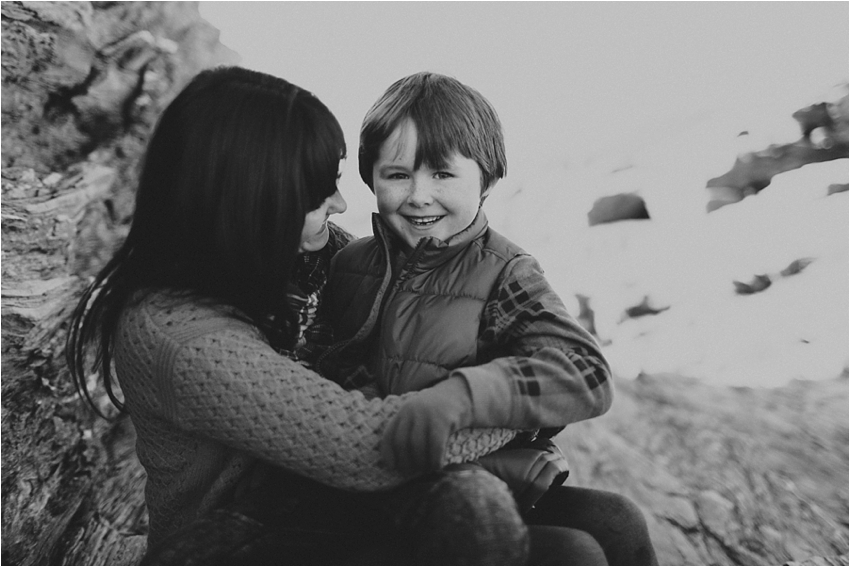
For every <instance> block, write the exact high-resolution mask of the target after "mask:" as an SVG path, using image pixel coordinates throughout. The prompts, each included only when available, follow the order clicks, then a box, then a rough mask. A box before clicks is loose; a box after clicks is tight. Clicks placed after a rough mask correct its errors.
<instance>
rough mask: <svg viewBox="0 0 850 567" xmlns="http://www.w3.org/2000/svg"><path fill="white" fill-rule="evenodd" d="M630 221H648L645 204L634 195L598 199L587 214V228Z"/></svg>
mask: <svg viewBox="0 0 850 567" xmlns="http://www.w3.org/2000/svg"><path fill="white" fill-rule="evenodd" d="M632 219H649V212H648V211H647V210H646V203H645V202H644V200H643V198H641V197H640V196H639V195H638V194H636V193H620V194H617V195H610V196H607V197H600V198H599V199H597V200H596V202H594V203H593V207H592V208H591V209H590V212H589V213H587V222H588V225H589V226H594V225H597V224H603V223H609V222H617V221H621V220H632Z"/></svg>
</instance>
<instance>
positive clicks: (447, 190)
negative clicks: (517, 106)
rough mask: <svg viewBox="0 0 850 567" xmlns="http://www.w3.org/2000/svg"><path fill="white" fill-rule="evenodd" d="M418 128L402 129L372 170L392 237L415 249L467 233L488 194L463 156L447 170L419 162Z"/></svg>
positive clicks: (456, 157) (402, 126) (407, 126)
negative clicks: (416, 165) (428, 241)
mask: <svg viewBox="0 0 850 567" xmlns="http://www.w3.org/2000/svg"><path fill="white" fill-rule="evenodd" d="M416 136H417V134H416V126H415V125H414V124H413V122H411V121H410V120H407V121H405V122H403V123H402V124H400V125H399V127H398V128H396V129H395V131H394V132H393V133H392V134H390V136H389V137H388V138H387V139H386V141H385V142H384V143H383V145H382V146H381V150H380V152H379V153H378V159H377V160H375V164H374V166H373V167H372V185H373V187H374V190H375V196H376V197H377V198H378V212H379V213H380V214H381V216H382V217H383V218H384V220H385V221H386V222H387V224H389V225H390V227H391V228H392V229H393V231H394V232H395V233H396V234H397V235H398V236H400V237H401V238H402V240H404V242H405V243H406V244H407V245H408V246H410V247H411V248H414V247H415V246H416V244H417V243H418V242H419V239H421V238H424V237H427V236H434V237H436V238H439V239H440V240H444V241H445V240H448V239H449V238H451V237H452V236H454V235H455V234H457V233H458V232H461V231H462V230H463V229H465V228H467V227H468V226H469V225H470V224H472V221H473V220H475V215H476V214H478V209H479V207H480V206H481V201H482V199H483V198H484V197H485V196H486V195H487V193H489V191H490V188H487V190H486V191H485V192H484V193H483V194H482V192H481V168H479V167H478V164H477V163H476V162H475V161H474V160H471V159H469V158H466V157H464V156H462V155H461V154H459V153H454V154H453V155H451V156H450V157H449V159H448V160H447V161H448V163H447V166H446V167H445V168H443V169H431V168H430V167H428V166H427V165H425V164H422V165H421V166H420V167H419V169H417V170H414V169H413V165H414V163H415V162H416V159H415V158H416Z"/></svg>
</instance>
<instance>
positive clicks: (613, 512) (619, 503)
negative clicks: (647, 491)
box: [606, 492, 647, 532]
mask: <svg viewBox="0 0 850 567" xmlns="http://www.w3.org/2000/svg"><path fill="white" fill-rule="evenodd" d="M606 496H607V502H606V507H607V510H608V514H607V519H608V521H609V529H611V530H613V531H615V532H632V531H636V530H637V531H646V529H647V527H646V518H644V515H643V512H642V511H641V509H640V508H639V507H638V505H637V504H635V503H634V502H632V501H631V500H629V499H628V498H626V497H625V496H622V495H620V494H616V493H613V492H612V493H608V494H607V495H606Z"/></svg>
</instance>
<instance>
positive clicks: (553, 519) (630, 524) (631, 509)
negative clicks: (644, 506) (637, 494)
mask: <svg viewBox="0 0 850 567" xmlns="http://www.w3.org/2000/svg"><path fill="white" fill-rule="evenodd" d="M524 518H525V520H526V522H527V523H528V524H529V525H530V526H535V525H538V526H544V525H545V526H557V527H561V528H566V529H567V530H568V531H567V532H565V533H563V534H562V537H560V538H559V537H558V536H557V535H555V534H550V535H549V536H548V537H546V538H545V539H544V538H537V539H535V538H534V535H535V534H534V532H532V550H531V562H532V564H538V565H540V564H560V565H573V564H579V565H580V564H592V563H591V562H589V561H588V562H585V563H575V562H570V557H569V556H573V557H576V560H578V561H581V559H580V558H579V557H580V556H582V555H584V556H585V557H587V558H588V559H590V558H592V556H593V555H592V550H591V549H590V548H591V547H592V545H589V544H588V542H587V541H586V539H585V538H584V537H582V536H583V534H582V533H581V532H583V533H584V534H590V536H592V538H593V539H594V540H595V541H596V542H597V543H598V545H599V546H600V547H601V548H602V551H603V552H604V554H605V560H606V561H607V563H608V564H609V565H657V564H658V559H657V558H656V556H655V549H654V548H653V546H652V542H651V541H650V538H649V531H648V529H647V526H646V520H645V518H644V516H643V513H642V512H641V511H640V509H639V508H638V507H637V506H636V505H635V504H634V503H633V502H632V501H631V500H629V499H627V498H625V497H623V496H620V495H619V494H616V493H613V492H607V491H603V490H593V489H589V488H578V487H575V486H557V487H553V488H550V489H549V491H548V492H547V493H546V494H544V495H543V496H542V497H541V498H540V500H538V501H537V503H536V504H535V506H534V508H532V509H531V510H530V511H529V512H527V513H526V514H525V515H524ZM576 532H578V533H576ZM549 557H552V558H553V559H551V560H550V559H547V558H549ZM550 561H551V562H550Z"/></svg>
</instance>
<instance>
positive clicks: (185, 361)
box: [160, 325, 510, 490]
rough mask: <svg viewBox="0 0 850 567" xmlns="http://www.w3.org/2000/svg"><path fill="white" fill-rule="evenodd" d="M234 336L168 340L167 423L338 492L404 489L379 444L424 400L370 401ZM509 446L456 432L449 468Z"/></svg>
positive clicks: (483, 433) (229, 332) (242, 334)
mask: <svg viewBox="0 0 850 567" xmlns="http://www.w3.org/2000/svg"><path fill="white" fill-rule="evenodd" d="M230 326H232V325H230ZM227 327H228V326H226V327H225V328H221V329H219V330H215V331H213V332H209V333H205V334H202V335H198V336H194V337H191V338H190V339H189V340H185V341H184V340H175V338H179V337H175V336H174V335H171V336H170V338H169V343H170V344H169V348H171V349H173V350H174V352H173V355H171V356H168V355H166V356H164V357H162V356H161V357H160V360H165V361H168V363H169V365H170V368H169V369H166V368H162V369H160V371H161V372H163V373H164V375H166V376H170V377H171V380H169V381H167V382H168V383H169V384H170V387H169V388H167V389H165V390H164V391H163V392H162V394H163V395H165V396H166V397H169V398H171V400H170V403H166V404H165V407H167V408H171V409H170V410H169V413H170V414H171V415H168V416H166V417H167V418H169V419H170V420H173V421H174V422H175V423H176V424H177V425H178V426H179V427H181V428H183V429H185V430H186V431H190V432H193V433H196V434H199V435H203V436H205V437H209V438H213V439H216V440H219V441H221V442H223V443H225V444H227V445H229V446H231V447H234V448H237V449H239V450H243V451H246V452H248V453H250V454H253V455H255V456H257V457H259V458H261V459H264V460H266V461H269V462H271V463H273V464H275V465H278V466H280V467H282V468H285V469H287V470H289V471H292V472H295V473H298V474H302V475H304V476H307V477H310V478H312V479H314V480H317V481H319V482H323V483H325V484H328V485H331V486H335V487H339V488H347V489H355V490H380V489H385V488H390V487H392V486H395V485H397V484H399V483H401V482H402V481H404V480H405V477H404V476H402V475H401V474H400V473H398V472H396V471H395V470H392V469H390V468H388V467H387V466H386V465H384V464H383V463H382V461H381V440H382V436H383V432H384V429H385V426H386V424H387V422H388V421H389V420H390V419H391V418H392V417H393V416H394V415H395V414H396V412H397V411H398V409H399V407H401V405H402V404H403V403H404V402H405V401H407V400H409V399H411V398H413V397H415V396H418V395H420V394H419V393H414V394H410V395H407V396H404V397H398V396H391V397H388V398H385V399H373V400H367V399H366V398H365V397H364V396H363V395H362V394H360V393H359V392H347V391H345V390H344V389H343V388H342V387H340V386H339V385H337V384H335V383H333V382H330V381H328V380H326V379H324V378H322V377H320V376H319V375H318V374H315V373H314V372H312V371H310V370H308V369H306V368H304V367H302V366H301V365H299V364H298V363H296V362H293V361H291V360H289V359H288V358H286V357H284V356H281V355H279V354H277V353H276V352H275V351H274V350H273V349H272V348H271V347H270V346H268V345H267V344H266V343H265V342H264V341H263V340H262V339H261V338H260V337H258V336H257V335H256V334H255V333H253V332H250V330H242V329H233V328H227ZM182 336H184V337H185V336H186V334H185V333H182ZM509 440H510V435H508V433H507V432H505V431H502V430H499V431H496V430H476V431H472V430H467V431H461V432H457V433H455V434H454V435H452V437H451V438H450V439H449V442H448V449H447V451H448V454H447V455H446V456H445V460H446V461H448V462H461V461H465V460H472V459H475V458H477V457H479V456H481V455H483V454H486V453H488V452H490V451H492V450H495V449H497V448H498V447H500V446H502V445H504V444H505V443H507V442H508V441H509ZM419 472H424V471H423V470H422V469H420V470H419Z"/></svg>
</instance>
